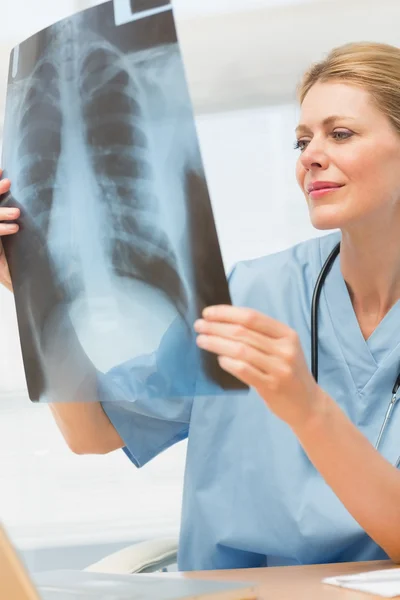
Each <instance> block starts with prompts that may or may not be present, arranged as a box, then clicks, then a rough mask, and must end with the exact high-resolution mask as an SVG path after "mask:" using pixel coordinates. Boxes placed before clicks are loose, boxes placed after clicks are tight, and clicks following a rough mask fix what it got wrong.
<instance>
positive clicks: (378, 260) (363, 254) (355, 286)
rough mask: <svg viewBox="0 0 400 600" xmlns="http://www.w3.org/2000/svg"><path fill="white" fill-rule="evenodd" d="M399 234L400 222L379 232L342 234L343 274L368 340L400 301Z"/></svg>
mask: <svg viewBox="0 0 400 600" xmlns="http://www.w3.org/2000/svg"><path fill="white" fill-rule="evenodd" d="M396 225H397V224H396ZM399 231H400V223H399V224H398V226H396V227H395V226H394V223H391V225H390V226H388V227H387V228H384V227H380V228H379V230H378V233H377V228H374V231H372V232H371V231H370V232H367V231H365V229H364V230H363V231H358V232H355V231H352V232H349V231H342V242H341V249H340V265H341V271H342V275H343V278H344V280H345V282H346V285H347V288H348V290H349V294H350V298H351V301H352V303H353V307H354V310H355V313H356V315H357V318H358V320H359V323H360V326H361V329H362V330H363V333H365V334H366V336H365V337H369V335H370V334H371V333H372V332H373V331H374V329H375V327H377V325H378V324H379V323H380V321H381V320H382V319H383V318H384V316H385V315H386V314H387V313H388V312H389V310H390V309H391V307H392V306H393V305H394V304H395V303H396V302H397V300H399V299H400V235H399Z"/></svg>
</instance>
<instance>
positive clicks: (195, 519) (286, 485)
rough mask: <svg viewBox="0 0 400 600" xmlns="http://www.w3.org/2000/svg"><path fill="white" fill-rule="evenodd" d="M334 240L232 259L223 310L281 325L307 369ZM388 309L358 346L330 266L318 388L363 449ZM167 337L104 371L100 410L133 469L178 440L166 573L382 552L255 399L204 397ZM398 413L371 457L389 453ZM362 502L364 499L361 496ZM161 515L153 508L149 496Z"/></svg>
mask: <svg viewBox="0 0 400 600" xmlns="http://www.w3.org/2000/svg"><path fill="white" fill-rule="evenodd" d="M339 240H340V233H336V232H335V233H333V234H329V235H326V236H324V237H321V238H316V239H312V240H309V241H307V242H303V243H301V244H298V245H296V246H294V247H293V248H290V249H288V250H285V251H283V252H279V253H276V254H273V255H271V256H267V257H263V258H259V259H255V260H250V261H245V262H241V263H239V264H238V265H237V266H236V267H235V269H234V270H233V273H232V275H231V276H230V289H231V294H232V300H233V303H234V304H236V305H238V306H247V307H251V308H254V309H256V310H258V311H261V312H263V313H265V314H268V315H270V316H271V317H273V318H275V319H277V320H279V321H281V322H283V323H286V324H287V325H289V326H290V327H291V328H293V329H295V330H296V331H297V333H298V335H299V336H300V340H301V343H302V346H303V350H304V352H305V355H306V357H307V360H308V364H309V366H310V364H311V361H310V307H311V298H312V292H313V288H314V285H315V281H316V279H317V276H318V274H319V272H320V269H321V267H322V265H323V263H324V262H325V260H326V258H327V256H328V255H329V253H330V251H331V250H332V248H333V247H334V245H335V244H336V243H337V242H338V241H339ZM399 322H400V302H398V303H397V304H396V305H395V306H393V308H392V309H391V310H390V312H389V313H388V314H387V315H386V317H385V318H384V319H383V321H382V322H381V323H380V324H379V325H378V327H377V328H376V330H375V331H374V333H373V334H372V335H371V337H370V338H369V339H368V340H367V341H365V340H364V337H363V335H362V333H361V330H360V328H359V325H358V322H357V318H356V316H355V313H354V310H353V307H352V304H351V300H350V297H349V294H348V290H347V287H346V284H345V282H344V280H343V277H342V275H341V271H340V261H339V259H337V260H336V261H335V263H334V265H333V268H332V270H331V272H330V274H329V275H328V277H327V279H326V282H325V285H324V288H323V292H322V294H321V298H320V309H319V383H320V385H321V386H322V388H323V389H324V390H326V392H328V393H329V394H330V396H331V397H332V398H334V399H335V401H336V402H337V403H338V404H339V405H340V406H341V408H342V410H343V411H344V412H345V413H346V414H347V415H348V417H349V418H350V419H351V421H352V422H353V423H354V424H355V425H356V426H357V427H358V428H359V429H360V430H361V432H362V433H363V434H364V435H365V436H366V437H367V438H368V439H369V440H370V441H371V443H372V444H375V442H376V439H377V437H378V434H379V430H380V427H381V424H382V422H383V419H384V416H385V412H386V409H387V406H388V403H389V401H390V398H391V390H392V386H393V383H394V381H395V379H396V375H397V371H398V368H399V362H400V343H399V341H400V340H399V336H398V335H397V332H398V323H399ZM172 329H173V328H171V331H169V332H167V334H166V335H165V339H164V340H163V342H162V344H161V347H160V349H159V351H158V352H157V353H155V354H154V355H150V356H148V357H143V358H141V359H140V360H137V359H135V360H134V361H130V362H128V363H126V364H123V365H121V366H118V367H116V368H114V369H113V370H112V371H110V372H109V373H107V374H106V375H104V376H103V378H102V382H101V384H102V385H101V386H100V389H101V394H102V396H101V398H102V406H103V408H104V410H105V411H106V413H107V415H108V416H109V418H110V420H111V422H112V423H113V425H114V427H115V428H116V429H117V431H118V433H119V434H120V436H121V437H122V439H123V440H124V442H125V444H126V446H125V448H124V451H125V453H126V454H127V456H128V457H129V458H130V459H131V461H132V462H133V463H134V464H135V465H136V466H138V467H141V466H143V465H144V464H145V463H146V462H148V461H149V460H150V459H152V458H153V457H154V456H156V455H157V454H159V453H160V452H162V451H163V450H165V449H166V448H168V447H169V446H171V445H172V444H174V443H176V442H178V441H180V440H182V439H185V438H188V451H187V462H186V470H185V479H184V495H183V507H182V522H181V537H180V545H179V556H178V566H179V569H181V570H193V569H196V570H197V569H198V570H200V569H230V568H244V567H263V566H269V565H274V566H276V565H293V564H310V563H327V562H341V561H358V560H375V559H384V558H387V555H386V554H385V552H384V551H383V550H382V549H381V548H379V547H378V546H377V545H376V544H375V542H373V541H372V540H371V538H370V537H369V536H368V535H367V534H366V533H365V532H364V531H363V530H362V529H361V527H360V526H359V525H358V523H357V522H356V521H355V520H354V519H353V517H352V516H351V515H350V514H349V513H348V511H347V510H346V508H345V507H344V506H343V504H342V503H341V502H340V500H339V499H338V498H337V497H336V495H335V493H334V492H333V491H332V490H331V488H330V487H329V486H328V485H327V484H326V483H325V481H324V480H323V478H322V477H321V475H320V474H319V473H318V471H317V470H316V469H315V467H314V466H313V464H312V463H311V462H310V460H309V459H308V457H307V455H306V454H305V452H304V450H303V449H302V447H301V446H300V443H299V442H298V440H297V438H296V436H295V435H294V433H293V432H292V430H291V429H290V428H289V426H288V425H287V424H286V423H284V422H283V421H281V420H280V419H278V418H277V417H276V416H275V415H273V414H272V413H271V412H270V410H269V409H268V407H267V406H266V404H265V402H264V401H263V400H262V399H261V398H260V396H259V395H258V394H257V393H256V392H255V391H254V390H250V391H249V392H243V391H242V392H239V393H238V392H236V393H226V392H223V393H221V391H219V390H216V391H210V390H211V388H210V387H207V382H204V380H203V379H202V377H203V376H202V373H201V370H200V372H199V368H198V349H196V350H195V349H194V348H193V344H192V346H191V349H188V348H189V347H188V346H187V345H186V344H185V341H184V338H185V333H184V332H183V331H181V335H177V333H176V331H175V332H174V331H172ZM399 431H400V409H399V408H398V407H396V409H395V411H394V414H393V416H392V419H391V421H390V423H389V424H388V427H387V430H386V433H385V435H384V438H383V440H382V445H381V448H380V452H381V453H382V454H383V455H384V456H385V457H386V458H387V460H389V461H390V462H392V463H393V464H394V463H395V462H396V460H397V458H398V456H399V455H400V436H399V435H398V432H399ZM363 501H364V502H368V498H364V499H363ZM160 510H162V501H161V502H160Z"/></svg>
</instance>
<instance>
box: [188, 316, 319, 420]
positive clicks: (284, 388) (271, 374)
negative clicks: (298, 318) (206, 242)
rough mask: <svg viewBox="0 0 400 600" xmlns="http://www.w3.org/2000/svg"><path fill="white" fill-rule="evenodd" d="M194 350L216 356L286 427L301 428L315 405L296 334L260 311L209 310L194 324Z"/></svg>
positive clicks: (316, 397) (314, 389) (313, 384)
mask: <svg viewBox="0 0 400 600" xmlns="http://www.w3.org/2000/svg"><path fill="white" fill-rule="evenodd" d="M194 327H195V330H196V332H197V333H199V336H198V338H197V344H198V346H199V347H200V348H202V349H204V350H207V351H209V352H213V353H214V354H217V355H218V362H219V364H220V366H221V367H222V368H223V369H224V370H225V371H227V372H228V373H231V374H232V375H234V376H235V377H237V378H238V379H240V380H241V381H243V382H244V383H246V384H247V385H249V386H252V387H254V388H255V389H256V390H257V392H258V393H259V394H260V396H261V397H262V398H263V399H264V400H265V402H266V404H267V405H268V406H269V408H270V409H271V410H272V412H274V413H275V414H276V415H277V416H278V417H280V418H281V419H282V420H284V421H286V422H287V423H288V424H289V425H290V426H291V427H292V428H294V429H295V428H297V427H301V426H302V425H304V424H305V423H306V422H307V421H308V420H309V418H310V417H312V416H313V415H314V414H315V413H316V411H317V410H318V409H319V408H320V406H321V404H322V403H321V401H322V399H323V398H324V392H323V390H322V388H320V386H319V385H318V384H317V383H316V382H315V379H314V378H313V376H312V374H311V372H310V370H309V368H308V366H307V363H306V359H305V356H304V353H303V350H302V348H301V345H300V340H299V337H298V335H297V333H296V332H295V331H294V330H293V329H291V328H290V327H288V326H287V325H284V324H283V323H280V322H279V321H276V320H275V319H272V318H270V317H268V316H267V315H264V314H262V313H260V312H257V311H255V310H252V309H249V308H239V307H236V306H211V307H209V308H206V309H205V310H204V311H203V318H202V319H199V320H198V321H196V323H195V326H194Z"/></svg>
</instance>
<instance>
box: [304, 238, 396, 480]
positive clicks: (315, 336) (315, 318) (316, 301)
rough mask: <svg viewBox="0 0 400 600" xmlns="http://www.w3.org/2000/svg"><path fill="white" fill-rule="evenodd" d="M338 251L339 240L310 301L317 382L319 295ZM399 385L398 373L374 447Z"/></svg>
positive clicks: (312, 349)
mask: <svg viewBox="0 0 400 600" xmlns="http://www.w3.org/2000/svg"><path fill="white" fill-rule="evenodd" d="M339 252H340V242H339V243H338V244H337V245H336V246H335V247H334V249H333V250H332V252H331V253H330V254H329V256H328V258H327V259H326V261H325V263H324V265H323V267H322V269H321V271H320V273H319V275H318V278H317V281H316V284H315V287H314V292H313V297H312V302H311V372H312V374H313V376H314V379H315V381H316V382H317V383H318V306H319V297H320V295H321V291H322V287H323V285H324V282H325V279H326V277H327V275H328V273H329V271H330V270H331V268H332V265H333V263H334V262H335V259H336V257H337V256H338V254H339ZM399 387H400V373H399V374H398V375H397V378H396V381H395V384H394V386H393V389H392V397H391V400H390V402H389V406H388V407H387V410H386V414H385V418H384V420H383V423H382V427H381V429H380V431H379V435H378V439H377V440H376V444H375V449H376V450H378V449H379V446H380V444H381V441H382V437H383V434H384V433H385V430H386V427H387V424H388V422H389V420H390V417H391V416H392V413H393V410H394V407H395V404H396V402H397V399H398V398H397V391H398V389H399ZM395 466H396V468H398V467H399V466H400V456H399V458H398V459H397V462H396V465H395Z"/></svg>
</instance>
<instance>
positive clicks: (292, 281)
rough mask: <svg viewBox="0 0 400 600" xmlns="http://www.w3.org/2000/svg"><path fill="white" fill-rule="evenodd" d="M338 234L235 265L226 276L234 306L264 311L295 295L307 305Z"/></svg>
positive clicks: (337, 239)
mask: <svg viewBox="0 0 400 600" xmlns="http://www.w3.org/2000/svg"><path fill="white" fill-rule="evenodd" d="M340 237H341V234H340V232H333V233H329V234H328V235H324V236H321V237H316V238H312V239H309V240H306V241H304V242H300V243H298V244H296V245H294V246H292V247H290V248H287V249H285V250H282V251H280V252H276V253H274V254H270V255H268V256H262V257H260V258H255V259H252V260H245V261H241V262H238V263H237V264H236V265H235V267H234V268H233V269H232V272H231V275H230V277H229V286H230V291H231V295H232V300H233V302H234V304H241V305H246V306H250V307H252V308H255V309H257V310H268V306H271V307H272V305H274V304H276V303H279V302H284V304H288V300H293V301H296V300H298V299H300V298H299V296H301V297H303V299H304V300H305V301H306V303H307V304H308V303H309V302H311V296H312V290H313V288H314V285H315V281H316V279H317V277H318V274H319V272H320V270H321V267H322V265H323V263H324V262H325V260H326V258H327V257H328V255H329V253H330V252H331V250H332V249H333V248H334V246H335V245H336V244H337V242H338V241H340Z"/></svg>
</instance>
